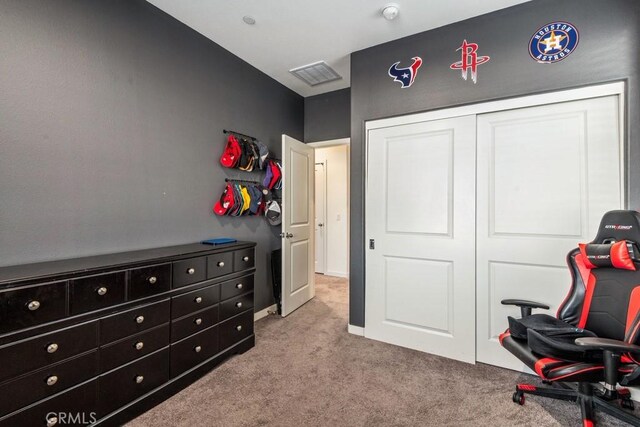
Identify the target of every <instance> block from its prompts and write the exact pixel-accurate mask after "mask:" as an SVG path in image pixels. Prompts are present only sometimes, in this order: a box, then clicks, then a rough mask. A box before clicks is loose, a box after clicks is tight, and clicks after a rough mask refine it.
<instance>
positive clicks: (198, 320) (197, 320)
mask: <svg viewBox="0 0 640 427" xmlns="http://www.w3.org/2000/svg"><path fill="white" fill-rule="evenodd" d="M195 324H196V325H202V319H201V318H199V317H198V318H197V319H196V320H195Z"/></svg>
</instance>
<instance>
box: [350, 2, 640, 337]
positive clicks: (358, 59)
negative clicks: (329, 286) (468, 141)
mask: <svg viewBox="0 0 640 427" xmlns="http://www.w3.org/2000/svg"><path fill="white" fill-rule="evenodd" d="M556 20H565V21H568V22H571V23H573V24H574V25H576V26H577V28H578V30H579V31H580V44H579V46H578V48H577V50H576V51H575V52H574V53H572V54H571V56H569V57H568V58H566V59H565V60H563V61H561V62H558V63H555V64H538V63H536V62H535V61H534V60H533V59H531V58H530V57H529V53H528V50H527V49H528V42H529V39H530V38H531V36H532V34H533V33H534V31H535V30H536V29H537V28H539V27H540V26H542V25H544V24H547V23H549V22H552V21H556ZM464 38H466V39H467V40H468V41H469V42H476V43H478V44H479V52H478V53H479V54H480V55H489V56H491V60H490V62H488V63H486V64H484V65H480V68H479V74H478V83H477V84H475V85H474V84H473V83H472V82H471V81H463V80H462V79H461V77H460V71H454V70H450V69H449V65H450V64H452V63H453V62H456V61H459V60H460V58H459V52H456V49H457V48H458V47H459V46H460V44H461V43H462V40H463V39H464ZM638 40H640V2H638V1H637V0H610V1H606V2H605V1H601V0H562V1H558V0H534V1H532V2H529V3H524V4H521V5H518V6H514V7H512V8H508V9H504V10H501V11H497V12H494V13H491V14H487V15H483V16H479V17H476V18H472V19H469V20H466V21H462V22H458V23H455V24H452V25H448V26H446V27H442V28H438V29H434V30H431V31H427V32H424V33H421V34H416V35H413V36H410V37H406V38H403V39H400V40H396V41H393V42H390V43H386V44H383V45H379V46H375V47H372V48H369V49H366V50H362V51H359V52H355V53H353V54H352V55H351V242H352V243H351V249H350V260H351V261H350V319H349V322H350V323H351V324H353V325H357V326H364V297H365V284H364V283H365V280H364V279H365V278H364V274H365V265H364V262H365V253H364V247H365V238H366V236H365V235H364V213H365V212H364V196H363V195H364V185H365V174H364V172H365V135H364V126H365V122H366V121H367V120H372V119H378V118H383V117H390V116H398V115H404V114H408V113H415V112H421V111H428V110H435V109H440V108H445V107H452V106H459V105H464V104H472V103H478V102H483V101H488V100H496V99H503V98H509V97H516V96H523V95H528V94H533V93H542V92H548V91H556V90H562V89H567V88H575V87H580V86H586V85H593V84H598V83H604V82H611V81H620V80H622V81H625V82H626V83H627V96H626V101H627V105H626V111H625V113H626V117H627V121H626V123H627V126H626V135H625V144H626V145H625V147H626V154H627V156H626V167H627V171H626V188H627V195H628V205H629V207H630V208H640V166H638V165H639V164H640V144H639V137H640V120H639V117H640V86H639V84H640V81H639V77H640V55H639V52H640V50H639V49H638V45H637V44H638ZM413 56H420V57H422V58H423V60H424V64H423V65H422V68H420V70H419V74H418V76H417V79H416V81H415V83H414V84H413V86H412V87H410V88H408V89H400V87H399V84H398V83H396V82H393V81H392V79H391V78H390V77H389V76H388V75H387V70H388V68H389V67H390V66H391V64H393V63H394V62H396V61H402V64H407V65H408V63H409V61H410V59H411V57H413ZM558 136H561V130H557V129H554V130H549V129H540V138H556V137H558ZM424 155H427V153H424ZM416 161H417V165H418V166H417V167H419V159H417V160H416Z"/></svg>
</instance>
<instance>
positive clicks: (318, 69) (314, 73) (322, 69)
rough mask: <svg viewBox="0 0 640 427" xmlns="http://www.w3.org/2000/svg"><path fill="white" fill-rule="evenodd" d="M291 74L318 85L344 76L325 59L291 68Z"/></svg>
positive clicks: (310, 84) (310, 83)
mask: <svg viewBox="0 0 640 427" xmlns="http://www.w3.org/2000/svg"><path fill="white" fill-rule="evenodd" d="M289 72H290V73H291V74H293V75H294V76H296V77H298V78H299V79H300V80H302V81H304V82H305V83H307V84H308V85H309V86H316V85H319V84H322V83H327V82H331V81H334V80H339V79H341V78H342V76H341V75H340V74H338V73H336V72H335V70H334V69H333V68H331V67H329V65H328V64H327V63H326V62H324V61H318V62H314V63H313V64H309V65H303V66H302V67H298V68H294V69H292V70H289Z"/></svg>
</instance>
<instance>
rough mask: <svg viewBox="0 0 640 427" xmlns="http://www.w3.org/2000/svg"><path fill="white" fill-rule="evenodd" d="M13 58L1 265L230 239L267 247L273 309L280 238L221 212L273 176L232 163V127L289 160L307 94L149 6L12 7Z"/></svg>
mask: <svg viewBox="0 0 640 427" xmlns="http://www.w3.org/2000/svg"><path fill="white" fill-rule="evenodd" d="M0 58H1V59H0V118H1V124H0V265H12V264H23V263H29V262H34V261H42V260H52V259H63V258H72V257H78V256H85V255H93V254H101V253H110V252H120V251H126V250H132V249H142V248H150V247H159V246H167V245H173V244H180V243H187V242H195V241H199V240H202V239H204V238H210V237H216V236H229V237H234V238H238V239H244V240H252V241H256V242H257V243H258V248H257V251H258V252H257V254H258V257H257V272H256V304H257V306H256V310H259V309H261V308H264V307H266V306H268V305H270V304H271V303H272V293H271V288H270V286H271V284H270V276H269V269H268V267H267V263H268V257H267V254H268V253H269V252H270V251H271V250H272V248H274V247H276V246H279V245H280V238H278V237H277V233H276V232H275V231H274V230H273V229H272V228H271V227H270V226H269V225H268V224H267V222H266V221H265V220H264V219H262V218H226V217H224V218H220V217H217V216H215V215H214V214H213V213H212V211H211V208H212V206H213V203H214V201H215V200H216V199H217V198H218V197H219V196H220V193H221V191H222V190H223V188H224V178H225V177H226V176H236V177H240V176H242V177H245V178H250V179H256V178H258V177H260V174H256V173H253V174H247V173H245V172H241V171H234V170H228V169H224V168H222V167H221V166H220V163H219V156H220V154H221V152H222V148H223V145H224V137H223V135H222V129H223V128H227V129H234V130H239V131H241V132H246V133H248V134H250V135H254V136H256V137H258V138H260V139H262V140H263V141H264V142H266V143H267V144H268V145H269V146H270V147H271V148H272V149H273V150H274V151H275V152H276V155H277V156H279V155H280V152H279V151H280V135H281V134H282V133H287V134H289V135H291V136H293V137H295V138H297V139H300V140H302V139H303V138H304V129H303V122H304V100H303V98H302V97H300V96H299V95H297V94H295V93H294V92H292V91H290V90H288V89H286V88H285V87H284V86H282V85H280V84H279V83H277V82H276V81H274V80H272V79H271V78H269V77H267V76H266V75H265V74H263V73H261V72H259V71H258V70H256V69H255V68H253V67H252V66H250V65H248V64H247V63H245V62H243V61H242V60H240V59H239V58H237V57H236V56H234V55H232V54H230V53H229V52H227V51H226V50H224V49H222V48H221V47H220V46H218V45H216V44H215V43H213V42H211V41H210V40H208V39H206V38H204V37H203V36H201V35H199V34H198V33H196V32H195V31H193V30H191V29H189V28H188V27H186V26H185V25H183V24H181V23H180V22H178V21H176V20H175V19H173V18H171V17H169V16H168V15H166V14H164V13H163V12H161V11H159V10H158V9H156V8H155V7H154V6H152V5H150V4H149V3H146V2H145V1H142V0H75V1H74V0H56V1H46V0H5V1H2V2H1V3H0ZM278 232H279V230H278Z"/></svg>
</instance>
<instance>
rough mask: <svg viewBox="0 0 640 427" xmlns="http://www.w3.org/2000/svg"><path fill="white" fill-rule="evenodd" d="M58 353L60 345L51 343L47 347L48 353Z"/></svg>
mask: <svg viewBox="0 0 640 427" xmlns="http://www.w3.org/2000/svg"><path fill="white" fill-rule="evenodd" d="M56 351H58V344H56V343H51V344H49V345H48V346H47V353H55V352H56Z"/></svg>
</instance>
